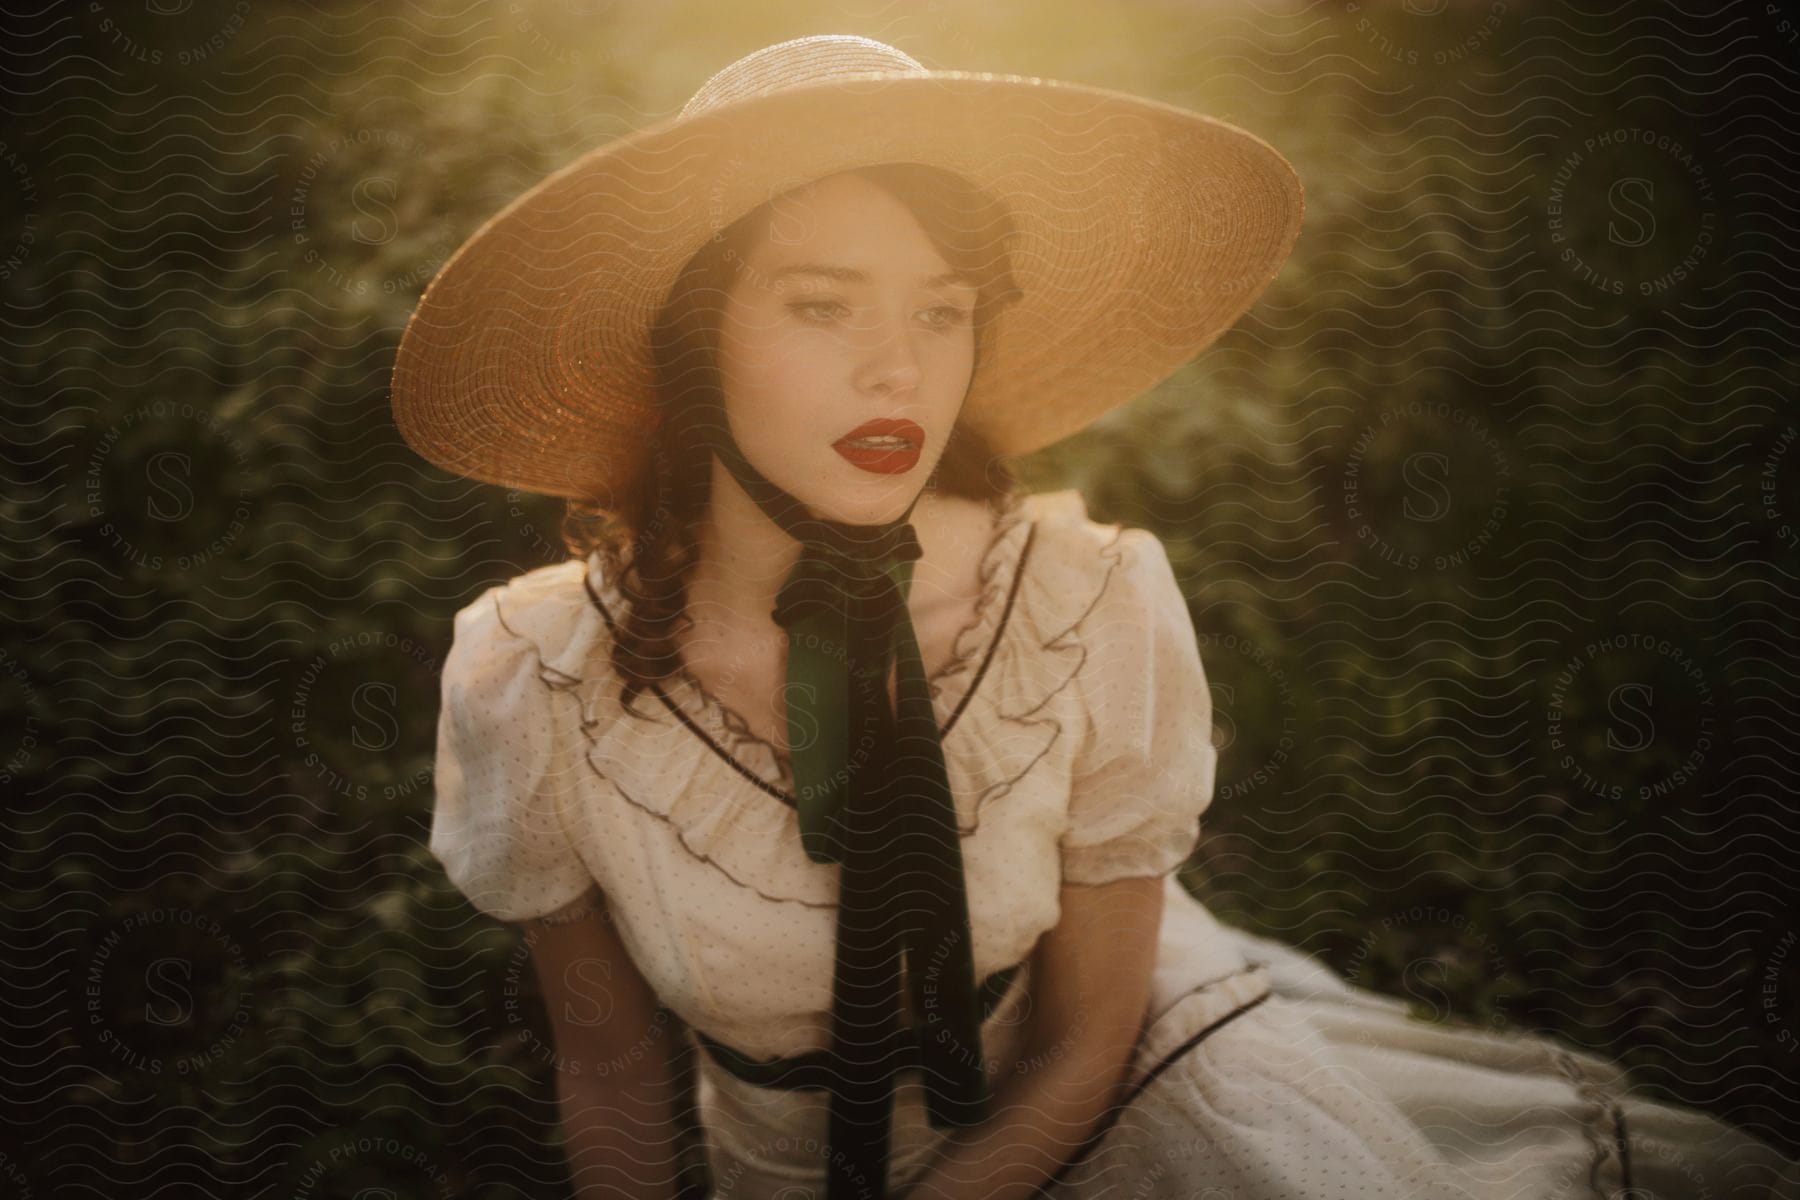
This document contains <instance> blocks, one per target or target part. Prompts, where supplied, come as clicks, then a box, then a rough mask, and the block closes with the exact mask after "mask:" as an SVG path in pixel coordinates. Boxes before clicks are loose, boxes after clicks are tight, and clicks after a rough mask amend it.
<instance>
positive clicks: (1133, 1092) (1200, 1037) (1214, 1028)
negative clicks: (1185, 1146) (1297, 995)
mask: <svg viewBox="0 0 1800 1200" xmlns="http://www.w3.org/2000/svg"><path fill="white" fill-rule="evenodd" d="M1259 968H1260V964H1257V963H1251V964H1250V965H1249V966H1248V967H1246V968H1245V969H1244V970H1242V971H1234V972H1232V974H1231V975H1228V976H1224V977H1222V979H1229V978H1232V977H1233V976H1237V975H1247V974H1249V973H1250V972H1251V971H1255V970H1258V969H1259ZM1222 979H1215V980H1212V981H1210V982H1208V983H1205V984H1202V985H1200V987H1197V988H1194V989H1193V990H1192V991H1190V992H1188V993H1186V994H1185V995H1183V997H1182V999H1186V998H1187V996H1191V995H1193V994H1194V992H1197V991H1202V990H1204V989H1205V988H1208V987H1212V986H1213V985H1214V984H1216V983H1219V982H1222ZM1274 994H1275V993H1274V992H1273V991H1267V992H1264V993H1263V994H1262V995H1260V996H1258V997H1257V998H1256V999H1254V1000H1249V1001H1246V1002H1245V1003H1243V1004H1240V1005H1239V1006H1238V1007H1236V1008H1234V1009H1232V1010H1231V1011H1230V1012H1228V1013H1226V1014H1225V1015H1224V1016H1222V1017H1220V1018H1219V1019H1218V1020H1216V1021H1214V1022H1213V1023H1212V1024H1210V1025H1207V1026H1206V1027H1205V1028H1203V1029H1201V1030H1200V1031H1198V1032H1197V1033H1195V1034H1194V1036H1192V1037H1190V1038H1188V1039H1187V1040H1186V1041H1185V1042H1183V1043H1181V1045H1179V1046H1177V1047H1175V1048H1174V1049H1173V1050H1171V1051H1169V1052H1168V1053H1167V1054H1165V1055H1163V1057H1162V1059H1161V1061H1159V1062H1158V1063H1157V1064H1156V1065H1155V1066H1154V1067H1151V1068H1150V1069H1149V1070H1148V1071H1146V1072H1145V1073H1144V1076H1143V1078H1141V1079H1139V1080H1138V1081H1137V1082H1136V1083H1134V1084H1132V1085H1131V1086H1129V1087H1128V1088H1126V1089H1125V1093H1124V1095H1123V1096H1121V1097H1120V1098H1119V1099H1117V1100H1115V1101H1114V1102H1113V1103H1112V1104H1110V1105H1109V1106H1108V1107H1107V1110H1106V1112H1104V1113H1103V1114H1101V1117H1100V1119H1099V1121H1098V1122H1096V1124H1095V1126H1094V1129H1093V1132H1091V1133H1089V1134H1088V1136H1087V1138H1086V1140H1084V1141H1083V1142H1082V1143H1081V1145H1080V1146H1079V1147H1078V1148H1077V1149H1076V1151H1075V1153H1074V1155H1073V1156H1072V1157H1070V1158H1069V1159H1068V1160H1066V1161H1065V1162H1064V1163H1063V1164H1062V1165H1061V1166H1060V1167H1058V1168H1057V1169H1056V1174H1054V1175H1052V1176H1051V1177H1050V1178H1049V1179H1048V1180H1046V1181H1045V1182H1044V1184H1043V1185H1042V1186H1041V1187H1040V1188H1039V1189H1038V1191H1037V1192H1036V1193H1035V1195H1036V1196H1038V1197H1043V1196H1045V1195H1047V1194H1048V1192H1049V1190H1050V1189H1051V1188H1053V1187H1056V1186H1058V1185H1059V1184H1061V1183H1062V1182H1063V1181H1064V1179H1066V1178H1067V1177H1068V1174H1069V1172H1070V1171H1073V1170H1074V1169H1075V1168H1076V1167H1077V1166H1079V1165H1080V1164H1081V1163H1082V1161H1083V1160H1085V1159H1086V1158H1087V1157H1088V1156H1089V1155H1091V1154H1092V1153H1093V1152H1094V1150H1095V1148H1096V1147H1098V1146H1099V1145H1100V1143H1101V1141H1102V1140H1104V1139H1105V1137H1106V1135H1107V1134H1108V1133H1109V1132H1111V1131H1112V1128H1113V1126H1115V1125H1117V1124H1118V1122H1119V1118H1120V1117H1121V1116H1122V1115H1123V1114H1124V1112H1125V1110H1126V1109H1127V1108H1129V1107H1131V1105H1132V1104H1133V1103H1134V1102H1135V1101H1136V1100H1137V1098H1138V1096H1139V1095H1141V1094H1142V1093H1143V1091H1144V1089H1145V1088H1147V1087H1149V1086H1150V1085H1151V1084H1152V1083H1154V1082H1155V1081H1156V1078H1157V1076H1159V1075H1161V1074H1162V1073H1163V1072H1164V1071H1165V1070H1167V1069H1168V1068H1169V1067H1171V1066H1173V1065H1174V1063H1175V1060H1176V1059H1178V1058H1180V1057H1181V1056H1182V1055H1184V1054H1186V1053H1187V1052H1188V1051H1189V1050H1192V1049H1193V1048H1194V1047H1195V1046H1198V1045H1199V1044H1200V1043H1201V1042H1202V1041H1204V1040H1206V1039H1207V1038H1209V1037H1211V1036H1212V1035H1213V1034H1214V1033H1217V1032H1218V1031H1219V1030H1220V1029H1222V1028H1224V1027H1225V1026H1226V1025H1228V1024H1229V1023H1231V1022H1232V1021H1235V1020H1236V1019H1237V1018H1239V1017H1241V1016H1243V1015H1244V1014H1245V1013H1247V1012H1249V1011H1250V1010H1251V1009H1253V1008H1255V1007H1256V1006H1257V1005H1259V1004H1262V1003H1263V1002H1264V1001H1266V1000H1268V999H1269V997H1271V996H1273V995H1274ZM1177 1003H1179V1001H1177Z"/></svg>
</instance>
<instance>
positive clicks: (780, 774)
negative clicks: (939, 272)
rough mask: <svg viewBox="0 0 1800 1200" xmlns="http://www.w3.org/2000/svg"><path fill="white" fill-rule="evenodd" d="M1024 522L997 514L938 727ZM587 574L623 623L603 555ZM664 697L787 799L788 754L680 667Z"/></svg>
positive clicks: (1019, 505)
mask: <svg viewBox="0 0 1800 1200" xmlns="http://www.w3.org/2000/svg"><path fill="white" fill-rule="evenodd" d="M1028 516H1029V513H1028V511H1027V505H1026V504H1025V503H1024V502H1023V498H1022V497H1018V496H1009V497H1006V498H1004V500H1003V501H1002V502H1000V503H999V505H998V506H997V508H996V515H995V524H994V529H993V532H992V534H991V535H990V537H989V540H988V544H987V547H986V548H985V549H984V550H983V551H982V556H981V559H980V562H979V565H978V569H977V574H978V577H979V585H980V591H979V592H978V594H977V596H976V599H975V607H974V610H973V611H972V613H971V614H970V616H969V619H968V620H967V621H965V622H964V623H963V625H962V627H961V628H960V629H958V630H957V632H956V634H955V636H954V637H953V638H952V639H951V652H950V657H949V659H948V660H947V661H946V662H945V663H944V664H943V665H942V666H940V667H939V668H938V669H937V670H936V671H933V672H931V673H930V674H929V675H927V677H926V680H927V683H928V684H929V686H930V690H931V697H932V700H933V702H934V703H935V704H936V705H937V709H938V720H939V724H940V727H942V726H943V725H944V724H945V723H946V722H947V721H948V720H949V719H950V717H951V715H952V713H953V712H954V710H955V707H956V703H955V702H956V701H958V700H959V699H960V698H961V697H962V695H963V693H964V692H965V691H967V690H968V684H967V682H966V681H967V680H968V678H969V677H970V676H971V675H972V674H973V672H974V671H975V669H976V667H977V666H978V665H979V663H980V661H981V660H982V658H983V657H984V656H985V653H986V651H987V650H988V648H989V647H990V645H991V643H992V641H993V637H994V635H995V633H996V627H997V626H998V624H999V622H1000V618H1001V614H1002V613H1003V611H1004V609H1005V603H1004V601H1005V599H1006V596H1007V593H1008V592H1009V590H1010V589H1011V585H1012V581H1013V576H1014V573H1015V571H1016V570H1017V567H1018V563H1019V551H1020V548H1021V547H1022V545H1023V543H1024V540H1025V535H1026V534H1027V533H1028V532H1029V530H1030V527H1031V521H1030V520H1028V519H1027V517H1028ZM586 573H587V578H588V581H589V584H590V586H591V587H592V588H593V590H594V592H595V593H596V594H597V595H598V596H599V597H600V600H601V602H602V603H603V604H604V605H605V606H606V612H607V614H608V615H610V617H611V618H612V620H613V621H618V620H620V619H621V618H622V616H623V614H624V612H625V607H626V605H625V597H624V595H623V594H622V592H621V591H620V589H619V587H618V585H617V583H616V581H614V580H613V579H611V578H609V577H607V576H606V574H605V571H604V569H603V565H602V557H601V553H600V551H598V550H596V551H594V552H593V553H592V554H590V555H589V556H588V559H587V565H586ZM559 657H562V656H559ZM547 665H549V666H551V667H554V668H556V669H558V670H562V671H566V672H567V673H568V674H570V675H573V676H579V675H580V673H581V669H582V668H581V663H580V661H579V660H575V659H571V661H570V662H568V663H566V664H564V663H560V662H556V661H548V662H547ZM662 692H663V695H665V696H666V697H667V698H668V700H669V702H670V703H672V704H673V705H674V706H675V707H676V708H677V709H678V710H679V712H680V714H681V716H682V717H685V718H686V719H687V720H688V721H689V722H691V723H692V724H693V726H694V727H695V728H697V729H699V730H700V731H701V732H703V733H704V734H705V735H706V736H707V737H708V738H710V739H711V740H712V741H713V742H714V743H715V744H716V745H717V746H718V747H719V748H720V749H721V750H723V751H724V752H725V753H726V754H728V755H730V756H731V757H732V759H734V760H735V761H736V762H737V763H738V764H739V765H740V766H742V767H744V768H746V769H748V770H749V771H751V772H754V773H755V774H756V775H757V776H758V777H759V778H760V779H761V780H762V781H763V783H764V784H765V785H767V787H768V788H769V789H772V790H777V791H779V792H781V793H782V794H784V795H786V794H788V793H790V792H791V790H792V787H793V782H794V781H793V770H792V765H791V763H790V762H789V760H788V756H787V754H786V752H785V751H784V750H782V749H781V748H780V747H779V746H777V745H776V744H775V743H773V742H770V741H768V740H767V739H765V738H763V737H760V736H758V735H757V734H756V733H755V732H754V731H753V730H752V729H751V727H750V724H749V722H748V721H747V720H745V719H744V717H743V716H742V715H741V714H740V713H738V712H737V711H736V710H735V709H733V708H731V707H730V706H728V705H726V704H725V703H724V702H723V701H721V700H720V699H719V698H718V697H717V696H715V695H714V694H713V693H712V692H711V691H709V690H708V689H707V688H706V686H705V685H704V684H702V683H701V682H700V680H699V679H698V678H697V677H696V676H695V675H694V674H693V672H692V671H690V670H689V669H688V667H687V665H686V664H685V663H679V662H678V663H677V666H676V670H675V672H674V674H673V675H671V676H670V677H669V679H668V680H667V681H666V682H665V683H664V684H663V687H662ZM643 711H646V712H650V713H652V714H654V715H656V716H658V717H663V716H672V715H671V714H667V713H666V711H663V710H662V705H661V702H659V701H655V700H654V699H652V700H651V702H650V703H648V704H646V705H644V706H643ZM672 719H674V718H672Z"/></svg>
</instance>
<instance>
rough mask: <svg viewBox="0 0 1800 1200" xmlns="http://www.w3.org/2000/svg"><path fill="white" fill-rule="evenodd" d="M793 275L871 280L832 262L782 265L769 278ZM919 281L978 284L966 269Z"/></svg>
mask: <svg viewBox="0 0 1800 1200" xmlns="http://www.w3.org/2000/svg"><path fill="white" fill-rule="evenodd" d="M793 275H819V276H823V277H824V278H826V279H833V280H836V281H837V282H839V283H858V284H866V283H868V282H870V280H869V273H868V272H867V271H861V270H858V269H857V268H855V267H840V266H836V265H834V264H831V263H795V264H794V265H793V266H788V267H782V268H781V269H780V270H778V271H774V272H771V273H770V275H769V280H770V282H772V283H780V282H781V281H782V280H784V279H787V278H788V277H790V276H793ZM919 283H920V285H921V286H923V287H938V286H939V285H941V284H946V283H959V284H962V285H963V286H965V287H975V286H977V285H976V282H975V279H974V277H973V276H971V275H969V274H968V273H967V272H964V271H945V272H943V273H941V274H938V275H929V276H926V277H925V278H923V279H920V280H919Z"/></svg>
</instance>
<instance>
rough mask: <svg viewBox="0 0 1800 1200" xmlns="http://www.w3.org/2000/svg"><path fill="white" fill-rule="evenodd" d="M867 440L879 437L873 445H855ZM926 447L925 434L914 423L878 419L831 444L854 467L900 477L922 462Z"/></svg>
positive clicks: (860, 426)
mask: <svg viewBox="0 0 1800 1200" xmlns="http://www.w3.org/2000/svg"><path fill="white" fill-rule="evenodd" d="M864 438H879V439H882V441H881V442H879V443H876V444H873V445H861V446H853V445H851V444H850V443H852V442H855V441H858V440H860V439H864ZM924 447H925V431H924V430H923V429H921V428H920V427H919V426H918V424H916V423H915V422H912V421H901V420H894V419H892V418H888V417H878V418H876V419H875V420H873V421H864V422H863V423H862V424H861V425H858V426H857V427H856V428H855V429H852V430H851V431H850V432H849V433H846V434H845V435H844V436H843V437H841V438H839V439H838V440H837V441H835V442H833V443H832V444H831V448H832V449H833V450H836V451H837V452H838V453H839V454H841V455H843V456H844V458H845V459H846V460H847V461H848V462H849V463H850V464H851V465H852V466H855V467H860V468H862V469H863V470H865V471H870V472H873V473H874V474H877V475H901V474H904V473H906V472H907V471H910V470H912V469H913V468H914V467H915V466H917V465H918V463H919V452H920V451H921V450H923V449H924Z"/></svg>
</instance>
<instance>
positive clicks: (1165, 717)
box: [1060, 529, 1218, 884]
mask: <svg viewBox="0 0 1800 1200" xmlns="http://www.w3.org/2000/svg"><path fill="white" fill-rule="evenodd" d="M1115 554H1116V556H1117V559H1116V561H1113V558H1114V555H1115ZM1102 558H1103V559H1104V560H1105V565H1106V566H1107V567H1109V568H1110V569H1111V570H1112V571H1113V574H1112V576H1111V577H1110V578H1108V580H1107V583H1106V587H1105V589H1104V591H1103V592H1102V593H1101V595H1100V597H1099V598H1098V599H1097V600H1096V601H1095V602H1094V606H1093V608H1092V609H1091V610H1090V611H1089V612H1088V613H1087V614H1086V615H1085V616H1084V618H1083V620H1082V622H1081V626H1080V636H1081V641H1082V645H1083V648H1084V649H1085V650H1086V657H1085V658H1084V660H1083V662H1082V666H1081V670H1080V672H1079V674H1078V679H1079V681H1080V686H1081V689H1082V694H1083V697H1084V700H1085V703H1086V708H1087V712H1088V716H1089V718H1090V719H1089V721H1088V723H1087V729H1086V739H1085V741H1084V742H1083V744H1082V746H1081V748H1080V750H1079V751H1078V752H1077V755H1076V757H1075V760H1074V770H1073V774H1072V786H1071V789H1070V793H1069V808H1068V824H1067V827H1066V829H1065V831H1064V833H1063V835H1062V838H1061V842H1060V845H1061V850H1062V868H1063V881H1064V882H1065V883H1077V884H1100V883H1107V882H1110V881H1112V880H1115V879H1124V878H1129V877H1134V876H1149V875H1157V876H1160V875H1167V874H1170V873H1171V872H1173V871H1175V870H1177V869H1178V868H1180V867H1181V865H1182V864H1183V863H1184V862H1186V861H1187V859H1188V857H1189V855H1191V854H1192V853H1193V851H1194V848H1195V846H1196V845H1197V844H1198V843H1199V839H1200V827H1199V826H1200V814H1201V813H1202V812H1204V811H1205V810H1206V807H1207V806H1208V805H1209V804H1211V803H1212V797H1213V780H1214V775H1215V773H1216V770H1217V763H1218V751H1217V749H1216V747H1215V746H1214V745H1213V739H1212V698H1211V695H1210V693H1209V691H1208V688H1207V683H1206V673H1205V670H1204V669H1203V668H1202V666H1201V663H1200V651H1199V647H1198V644H1197V641H1196V639H1195V636H1194V629H1193V625H1192V622H1191V621H1190V620H1189V617H1188V611H1187V602H1186V600H1185V599H1184V598H1183V596H1182V594H1181V587H1180V585H1179V583H1178V582H1177V581H1176V579H1175V572H1174V570H1173V568H1172V567H1171V566H1170V565H1169V558H1168V553H1167V552H1166V551H1165V550H1164V549H1163V546H1162V543H1161V542H1159V541H1158V540H1157V539H1156V536H1155V535H1154V534H1152V533H1150V532H1149V531H1148V530H1143V529H1125V530H1122V531H1121V532H1120V535H1119V538H1118V542H1117V544H1116V547H1113V548H1109V549H1108V550H1107V551H1106V552H1105V553H1104V554H1103V555H1102Z"/></svg>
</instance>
